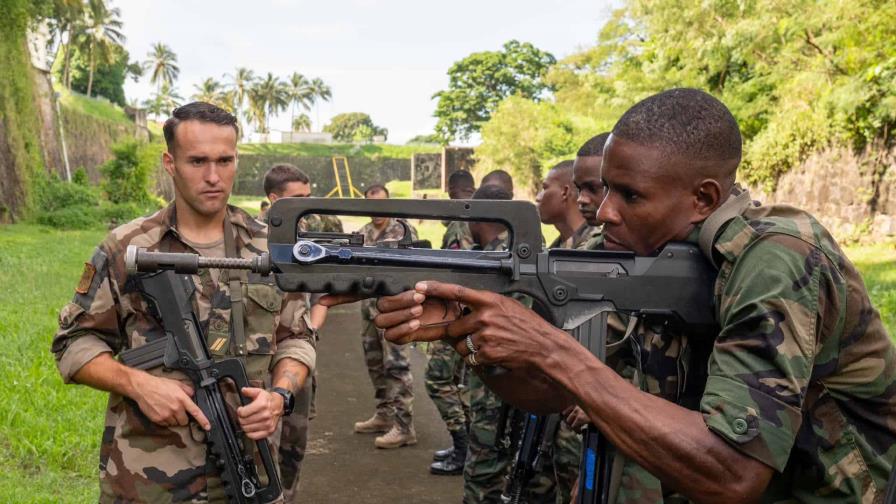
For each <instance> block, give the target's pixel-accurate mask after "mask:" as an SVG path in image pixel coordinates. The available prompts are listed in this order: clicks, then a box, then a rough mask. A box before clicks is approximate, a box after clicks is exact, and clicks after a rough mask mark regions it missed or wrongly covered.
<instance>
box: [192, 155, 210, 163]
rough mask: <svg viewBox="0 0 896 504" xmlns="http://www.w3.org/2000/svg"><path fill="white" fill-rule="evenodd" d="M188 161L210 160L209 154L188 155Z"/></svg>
mask: <svg viewBox="0 0 896 504" xmlns="http://www.w3.org/2000/svg"><path fill="white" fill-rule="evenodd" d="M187 161H190V162H193V161H208V156H187Z"/></svg>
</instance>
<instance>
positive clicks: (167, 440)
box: [52, 204, 315, 502]
mask: <svg viewBox="0 0 896 504" xmlns="http://www.w3.org/2000/svg"><path fill="white" fill-rule="evenodd" d="M227 212H228V213H227V216H228V218H227V221H228V223H232V224H233V226H234V230H235V241H236V248H237V251H238V253H239V255H240V256H241V257H244V258H248V257H252V256H255V255H256V254H258V253H259V252H263V251H265V250H267V232H266V228H265V227H264V225H263V224H261V223H260V222H258V221H256V220H254V219H252V217H250V216H249V215H248V214H246V213H245V212H243V211H242V210H240V209H238V208H236V207H232V206H229V207H228V210H227ZM228 225H229V224H228ZM128 245H136V246H139V247H146V248H147V249H149V250H151V251H170V252H197V251H196V250H194V249H193V248H192V247H190V246H189V245H187V244H186V243H185V242H184V241H183V240H182V239H181V238H180V236H179V235H178V232H177V229H176V216H175V210H174V205H173V204H171V205H169V206H168V207H166V208H164V209H162V210H160V211H158V212H156V213H155V214H153V215H151V216H149V217H143V218H139V219H136V220H134V221H131V222H129V223H127V224H125V225H123V226H120V227H118V228H116V229H114V230H113V231H112V232H111V233H110V234H109V235H108V236H107V237H106V239H105V240H104V241H103V242H102V243H101V244H100V246H99V247H98V248H97V249H96V251H95V252H94V254H93V257H92V258H91V260H90V262H89V263H86V264H85V271H84V274H83V276H82V278H81V282H80V283H79V285H78V287H77V288H76V290H75V296H74V299H73V300H72V302H71V303H69V304H67V305H66V306H65V307H64V308H63V309H62V312H61V313H60V315H59V332H58V333H56V336H55V338H54V339H53V345H52V350H53V352H54V353H55V356H56V361H57V366H58V368H59V372H60V374H61V375H62V378H63V380H64V381H65V382H66V383H72V377H73V376H74V375H75V374H76V373H77V372H78V370H80V369H81V367H82V366H84V364H86V363H87V362H89V361H90V360H92V359H93V358H94V357H96V356H98V355H99V354H101V353H106V352H108V353H111V354H113V355H117V354H118V353H119V352H121V351H122V350H125V349H128V348H135V347H138V346H140V345H143V344H145V343H146V342H147V341H149V340H152V339H155V338H160V337H163V336H164V332H163V330H162V328H161V326H160V325H159V323H158V322H157V321H156V320H155V319H154V318H152V317H151V316H150V315H149V314H148V313H147V306H146V303H145V302H144V300H143V297H142V296H141V295H140V293H139V292H138V291H137V290H136V289H135V285H134V282H131V281H128V279H127V275H126V272H125V265H124V253H125V249H126V248H127V246H128ZM221 249H222V250H223V247H221ZM234 274H239V273H234ZM228 278H229V277H228V272H222V271H217V270H212V271H209V270H203V271H202V272H201V273H200V274H199V275H193V281H194V282H195V284H196V297H195V301H194V303H195V309H196V310H197V311H196V313H197V314H198V316H199V319H200V323H201V326H202V330H203V332H204V333H205V334H206V337H207V341H208V343H209V347H210V349H211V352H212V354H213V356H214V357H215V358H224V357H232V356H239V357H240V358H241V359H243V362H244V364H245V365H246V371H247V374H248V375H249V379H250V381H251V382H252V384H253V385H254V386H258V387H263V386H264V385H265V381H266V380H267V381H269V379H270V370H271V369H272V368H273V366H274V365H275V364H276V362H278V361H279V360H280V359H283V358H286V357H289V358H292V359H295V360H297V361H299V362H301V363H302V364H304V365H305V366H307V367H308V368H309V369H311V370H313V369H314V364H315V349H314V342H313V339H312V338H311V335H310V332H309V331H308V328H307V327H306V324H305V318H304V315H305V313H306V311H307V307H306V305H305V303H304V301H303V295H302V294H288V295H286V296H284V295H282V294H281V293H280V292H278V291H277V289H276V287H275V286H274V285H273V278H272V277H268V278H263V277H260V276H258V275H254V274H248V275H243V276H242V278H241V283H242V285H243V298H244V300H245V326H246V328H245V329H246V330H245V333H246V338H247V341H246V346H245V349H237V348H235V345H236V344H235V343H234V342H232V341H231V340H230V327H229V326H230V297H229V286H228V281H227V279H228ZM150 372H151V373H152V374H154V375H156V376H164V377H167V378H172V379H177V380H180V381H183V382H187V383H189V381H188V379H187V378H186V376H185V375H183V374H182V373H179V372H171V371H166V370H164V369H162V368H161V367H160V368H157V369H154V370H151V371H150ZM227 399H228V403H229V404H230V405H231V406H232V407H234V408H235V407H236V406H238V404H237V398H236V396H235V393H230V394H228V395H227ZM99 469H100V492H101V494H100V499H99V500H100V501H101V502H124V501H127V502H132V501H136V502H205V501H215V502H217V501H223V499H224V495H223V491H222V489H221V487H220V479H219V477H218V472H217V470H216V469H214V468H213V466H212V465H211V464H208V463H207V458H206V445H205V434H204V432H203V431H202V429H201V428H200V427H198V426H197V424H196V423H195V422H194V421H192V420H191V422H190V424H189V425H188V426H184V427H180V426H175V427H166V426H161V425H155V424H153V423H152V422H150V421H149V420H148V419H147V417H146V416H145V415H144V414H143V413H142V412H141V411H140V409H139V408H138V407H137V403H136V402H135V401H134V400H132V399H130V398H128V397H122V396H119V395H117V394H110V395H109V403H108V407H107V409H106V419H105V429H104V432H103V437H102V441H101V445H100V464H99Z"/></svg>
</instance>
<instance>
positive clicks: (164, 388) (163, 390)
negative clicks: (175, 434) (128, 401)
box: [131, 371, 211, 430]
mask: <svg viewBox="0 0 896 504" xmlns="http://www.w3.org/2000/svg"><path fill="white" fill-rule="evenodd" d="M134 378H135V379H136V382H135V383H134V386H133V390H134V393H133V394H132V395H131V398H132V399H134V400H135V401H137V406H139V407H140V411H142V412H143V414H144V415H146V417H147V418H149V419H150V420H151V421H152V422H153V423H156V424H159V425H164V426H167V427H174V426H175V425H180V426H184V425H187V424H188V423H189V420H190V419H189V416H192V417H193V418H195V419H196V422H197V423H198V424H199V425H200V427H202V428H203V429H205V430H209V429H211V423H210V422H209V421H208V419H207V418H206V417H205V415H203V414H202V410H200V409H199V406H197V405H196V403H195V402H193V399H192V397H193V393H194V392H193V387H191V386H189V385H187V384H185V383H182V382H180V381H178V380H173V379H171V378H165V377H161V376H154V375H151V374H149V373H146V372H144V371H136V373H135V376H134ZM188 415H189V416H188Z"/></svg>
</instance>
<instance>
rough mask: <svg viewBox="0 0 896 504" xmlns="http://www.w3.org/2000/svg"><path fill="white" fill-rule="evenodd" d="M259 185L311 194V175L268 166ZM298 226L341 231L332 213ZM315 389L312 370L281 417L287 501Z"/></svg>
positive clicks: (319, 312) (314, 316) (317, 314)
mask: <svg viewBox="0 0 896 504" xmlns="http://www.w3.org/2000/svg"><path fill="white" fill-rule="evenodd" d="M262 185H263V187H264V191H265V194H267V197H268V199H269V200H270V201H271V203H273V202H275V201H277V200H278V199H280V198H307V197H308V196H310V195H311V179H310V178H308V175H306V174H305V172H303V171H302V170H300V169H299V168H297V167H296V166H294V165H291V164H289V163H282V164H277V165H274V166H272V167H271V168H270V169H269V170H268V171H267V172H266V173H265V176H264V180H263V183H262ZM266 219H267V215H266V213H265V214H262V215H259V220H263V221H265V222H267V220H266ZM298 230H299V231H326V232H339V233H341V232H342V222H341V221H340V220H339V218H338V217H336V216H335V215H320V214H311V215H306V216H304V217H302V219H301V220H300V221H299V224H298ZM317 298H318V296H308V297H307V298H306V302H307V303H308V305H309V306H311V309H310V310H309V313H308V319H309V320H308V322H309V326H310V328H311V329H312V331H313V332H314V335H315V337H316V336H317V331H318V330H319V329H320V328H321V327H322V326H323V323H324V321H325V320H326V316H327V308H326V307H325V306H322V305H319V304H317V303H316V300H317ZM316 393H317V375H316V374H314V375H312V377H311V380H308V382H307V383H305V386H304V387H302V390H301V391H300V392H299V394H298V395H297V396H296V405H295V406H296V407H295V410H294V411H293V413H292V414H291V415H288V416H286V417H284V418H283V425H282V429H281V433H280V447H279V456H280V479H281V484H282V485H283V496H284V497H285V499H286V501H287V502H293V501H295V500H296V496H297V495H298V492H299V477H300V475H301V470H302V461H304V460H305V449H306V447H307V445H308V427H309V422H310V421H311V419H312V418H313V417H314V403H315V396H316Z"/></svg>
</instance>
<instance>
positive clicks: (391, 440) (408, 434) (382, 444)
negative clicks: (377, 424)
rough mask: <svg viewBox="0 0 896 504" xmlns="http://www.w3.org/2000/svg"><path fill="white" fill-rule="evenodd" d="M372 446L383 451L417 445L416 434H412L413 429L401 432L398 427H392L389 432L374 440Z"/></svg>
mask: <svg viewBox="0 0 896 504" xmlns="http://www.w3.org/2000/svg"><path fill="white" fill-rule="evenodd" d="M373 444H374V445H375V446H376V447H377V448H384V449H390V448H401V447H402V446H405V445H415V444H417V433H416V432H414V427H411V428H410V429H408V430H402V429H401V428H400V427H399V426H398V425H393V426H392V429H391V430H390V431H389V432H387V433H385V434H383V435H382V436H378V437H377V438H376V439H374V440H373Z"/></svg>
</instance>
